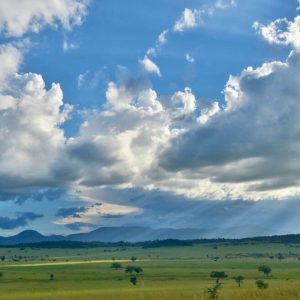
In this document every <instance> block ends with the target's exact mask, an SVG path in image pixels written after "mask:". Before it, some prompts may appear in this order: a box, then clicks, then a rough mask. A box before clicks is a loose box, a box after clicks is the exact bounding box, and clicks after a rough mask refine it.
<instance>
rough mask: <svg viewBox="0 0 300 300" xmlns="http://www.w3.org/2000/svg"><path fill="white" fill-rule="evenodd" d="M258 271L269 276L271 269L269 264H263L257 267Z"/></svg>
mask: <svg viewBox="0 0 300 300" xmlns="http://www.w3.org/2000/svg"><path fill="white" fill-rule="evenodd" d="M258 271H259V272H262V273H264V275H266V276H269V275H270V274H271V272H272V269H271V268H270V267H269V266H266V265H263V266H259V267H258Z"/></svg>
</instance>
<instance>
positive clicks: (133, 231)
mask: <svg viewBox="0 0 300 300" xmlns="http://www.w3.org/2000/svg"><path fill="white" fill-rule="evenodd" d="M272 234H274V233H273V232H271V231H270V230H268V229H266V228H263V227H259V226H241V227H231V228H225V229H218V228H213V229H195V228H183V229H171V228H160V229H151V228H147V227H101V228H98V229H96V230H93V231H90V232H87V233H77V234H71V235H67V236H61V235H51V236H44V235H42V234H40V233H39V232H37V231H34V230H26V231H23V232H20V233H19V234H17V235H15V236H10V237H0V245H15V244H28V243H38V242H50V241H54V242H56V241H63V240H64V241H78V242H119V241H124V242H143V241H153V240H166V239H177V240H193V239H206V238H246V237H255V236H268V235H272Z"/></svg>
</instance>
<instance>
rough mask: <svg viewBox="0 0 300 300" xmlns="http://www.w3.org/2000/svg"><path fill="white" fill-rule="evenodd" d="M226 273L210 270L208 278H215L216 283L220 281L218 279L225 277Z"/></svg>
mask: <svg viewBox="0 0 300 300" xmlns="http://www.w3.org/2000/svg"><path fill="white" fill-rule="evenodd" d="M227 277H228V276H227V274H226V273H225V272H224V271H212V272H211V273H210V278H213V279H215V280H216V284H218V283H219V282H220V279H224V278H227Z"/></svg>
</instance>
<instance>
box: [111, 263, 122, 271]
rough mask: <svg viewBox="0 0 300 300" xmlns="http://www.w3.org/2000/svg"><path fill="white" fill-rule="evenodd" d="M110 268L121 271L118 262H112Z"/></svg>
mask: <svg viewBox="0 0 300 300" xmlns="http://www.w3.org/2000/svg"><path fill="white" fill-rule="evenodd" d="M111 268H112V269H115V270H119V269H122V265H121V264H120V263H118V262H113V263H112V264H111Z"/></svg>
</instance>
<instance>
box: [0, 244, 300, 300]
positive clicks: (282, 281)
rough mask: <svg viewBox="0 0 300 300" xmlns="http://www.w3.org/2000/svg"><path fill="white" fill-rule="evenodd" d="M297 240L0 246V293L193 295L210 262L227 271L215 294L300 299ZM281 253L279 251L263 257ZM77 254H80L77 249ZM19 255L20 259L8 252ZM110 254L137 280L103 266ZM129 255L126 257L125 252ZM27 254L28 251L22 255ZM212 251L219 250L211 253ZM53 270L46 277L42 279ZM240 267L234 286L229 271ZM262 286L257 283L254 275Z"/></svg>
mask: <svg viewBox="0 0 300 300" xmlns="http://www.w3.org/2000/svg"><path fill="white" fill-rule="evenodd" d="M299 249H300V248H299V247H298V246H297V245H296V246H285V245H261V244H257V245H245V246H228V245H226V246H224V245H218V246H217V247H216V245H201V246H199V245H198V246H193V247H174V248H159V249H141V248H130V249H122V250H120V251H119V249H109V251H108V249H102V248H95V249H84V250H82V249H68V250H60V249H51V250H48V249H30V248H28V249H22V250H21V249H8V248H6V249H5V248H3V249H0V256H1V255H5V256H6V257H7V259H6V260H5V261H4V262H3V263H1V264H0V271H1V272H2V273H3V277H2V278H0V299H3V300H4V299H5V300H6V299H11V300H15V299H18V300H19V299H28V300H29V299H33V300H34V299H39V300H40V299H41V300H43V299H45V300H54V299H55V300H94V299H95V300H96V299H97V300H99V299H103V300H110V299H111V300H114V299H118V300H119V299H124V300H160V299H161V300H176V299H178V300H200V299H208V295H207V293H206V290H207V288H208V287H211V286H212V285H213V284H214V281H212V280H211V279H210V278H209V275H210V272H211V271H213V270H222V271H225V272H226V273H227V274H228V276H229V277H228V278H227V279H225V280H223V281H222V282H223V285H222V289H221V291H220V296H219V299H220V300H222V299H224V300H227V299H231V300H234V299H245V300H250V299H251V300H252V299H254V300H255V299H274V300H285V299H286V300H293V299H300V261H299V260H298V257H299V256H300V253H299V252H300V250H299ZM279 252H280V253H283V254H284V256H285V259H284V260H282V261H279V260H277V259H270V258H269V257H270V256H274V255H275V256H276V255H277V254H278V253H279ZM79 254H80V255H79ZM17 256H18V257H19V256H22V259H21V260H20V262H15V261H12V260H11V259H10V258H11V257H17ZM112 256H114V257H116V259H117V260H118V259H119V260H120V261H121V263H122V265H123V266H126V265H129V264H136V265H138V266H141V267H142V268H143V269H144V274H143V275H141V276H139V282H138V285H137V286H132V285H131V284H130V282H129V276H128V275H127V274H125V272H124V269H121V270H112V269H111V268H110V264H111V259H112ZM131 256H137V257H138V258H139V259H140V260H138V261H136V262H134V263H132V262H129V261H128V259H129V258H130V257H131ZM29 257H31V258H32V259H31V260H30V259H29ZM215 257H219V259H218V260H217V261H215V260H214V258H215ZM262 264H267V265H269V266H271V268H272V270H273V271H272V276H271V277H269V278H264V276H263V275H262V274H261V273H259V272H258V271H257V268H258V266H260V265H262ZM50 274H54V280H53V281H52V280H50ZM237 275H243V276H244V277H245V282H244V283H243V284H242V286H241V288H239V287H238V286H237V284H236V283H235V282H234V280H233V277H234V276H237ZM262 278H263V279H264V280H265V281H267V282H268V283H269V288H268V289H267V290H264V291H259V290H258V289H257V288H256V286H255V281H256V280H257V279H262Z"/></svg>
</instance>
